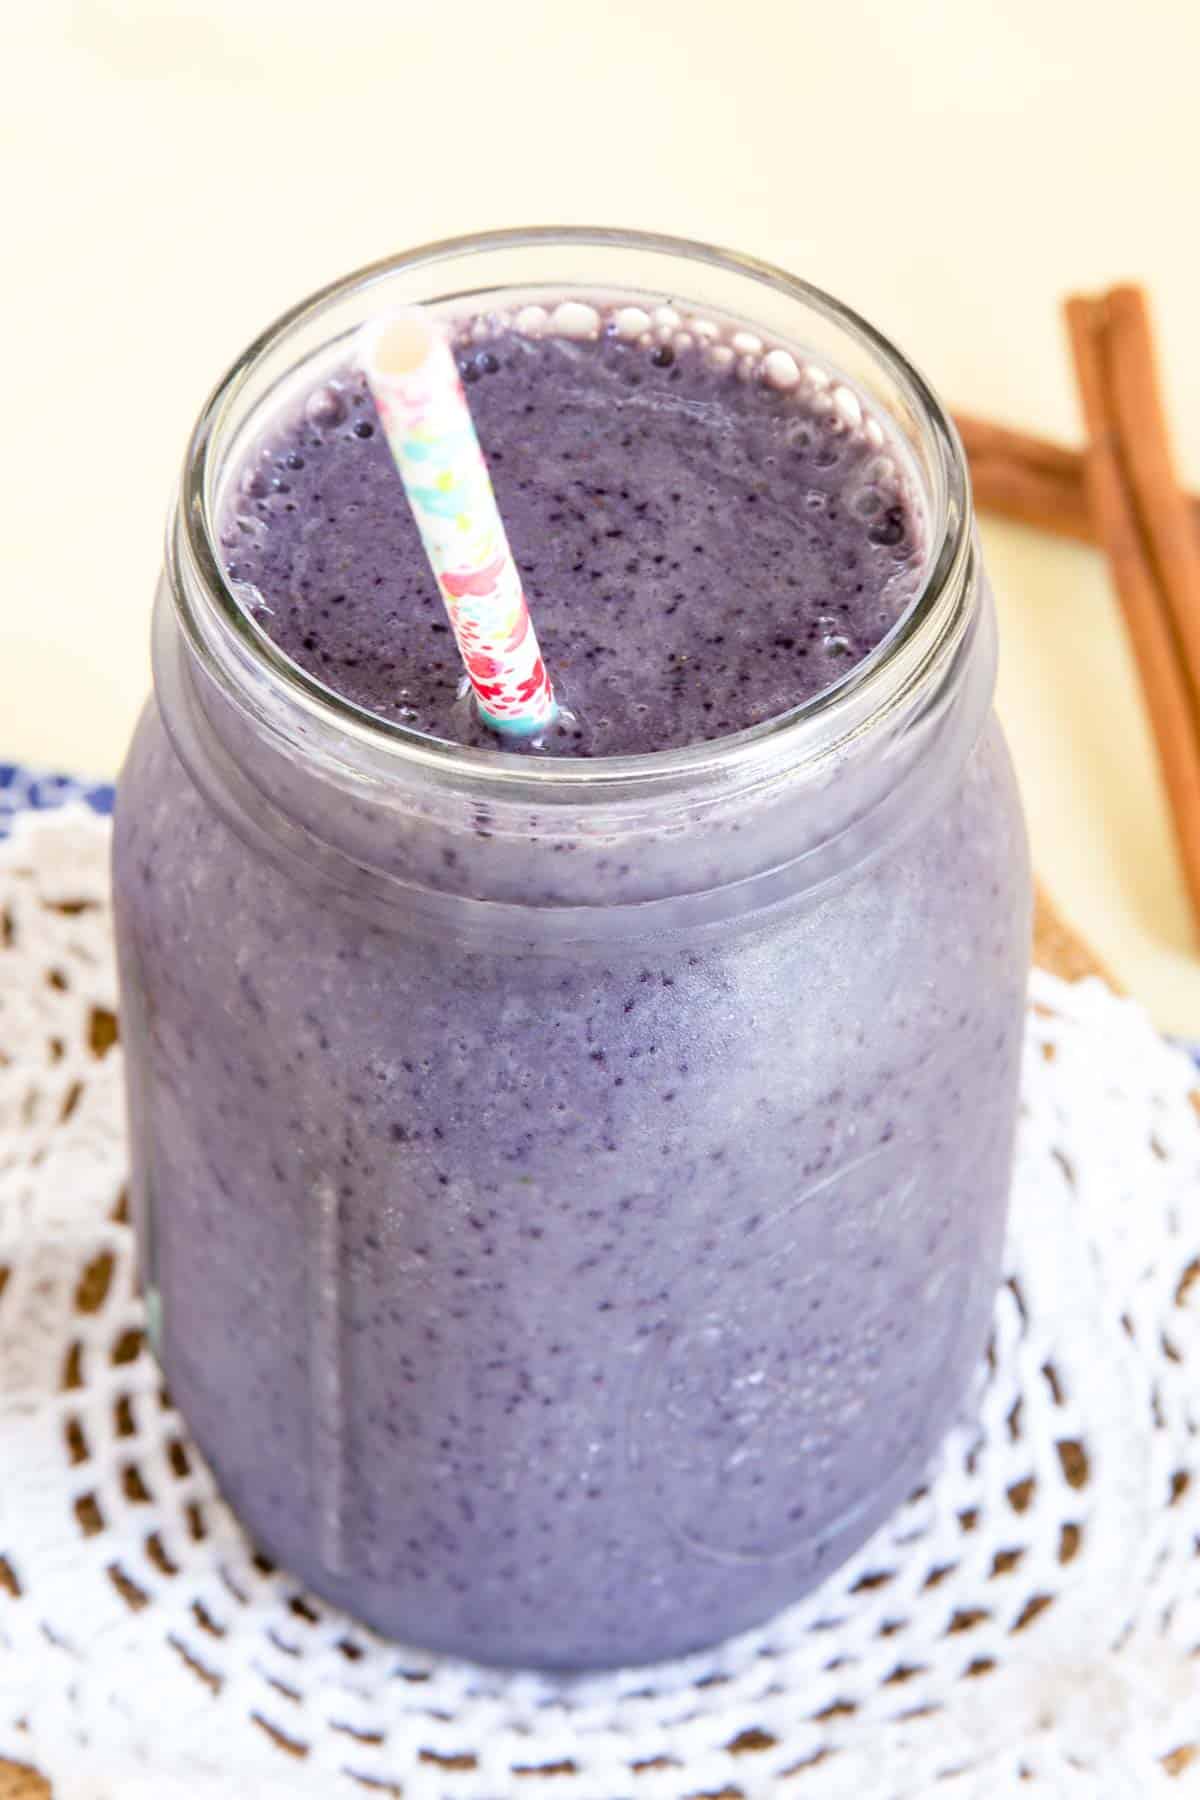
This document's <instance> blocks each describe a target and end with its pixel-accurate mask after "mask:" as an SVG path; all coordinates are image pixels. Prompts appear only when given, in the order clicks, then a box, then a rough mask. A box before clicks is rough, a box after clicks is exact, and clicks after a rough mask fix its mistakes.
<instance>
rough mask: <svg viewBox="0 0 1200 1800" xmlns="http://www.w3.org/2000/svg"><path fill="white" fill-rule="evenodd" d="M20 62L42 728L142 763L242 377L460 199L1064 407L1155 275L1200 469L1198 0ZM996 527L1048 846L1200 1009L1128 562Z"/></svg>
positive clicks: (249, 46)
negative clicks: (1071, 328) (175, 614)
mask: <svg viewBox="0 0 1200 1800" xmlns="http://www.w3.org/2000/svg"><path fill="white" fill-rule="evenodd" d="M1135 20H1136V23H1135ZM0 68H2V69H3V71H4V90H5V92H4V105H3V107H2V108H0V228H2V232H0V245H2V247H3V248H2V251H0V254H2V256H3V261H4V279H3V282H2V283H0V326H2V327H3V339H4V343H5V345H6V347H7V353H8V355H7V365H6V368H5V371H4V374H3V376H2V377H0V395H2V397H3V400H2V404H3V427H2V430H0V518H2V521H3V529H2V532H0V756H17V757H23V758H27V759H30V760H36V761H39V762H43V763H47V764H52V765H54V766H56V767H61V768H71V769H78V770H82V771H87V772H92V773H95V774H109V773H111V772H113V771H114V770H115V769H116V767H117V765H118V762H119V759H120V756H121V751H122V747H123V744H124V742H125V739H126V737H127V735H128V733H129V730H130V727H131V725H132V722H133V719H134V717H135V714H136V711H137V708H138V706H139V704H140V700H141V697H142V694H143V691H144V689H145V686H146V681H147V661H146V635H147V616H148V607H149V601H150V593H151V589H152V586H153V582H154V578H155V573H156V567H157V563H158V556H159V542H160V536H161V529H162V520H163V515H164V510H165V507H166V504H167V499H168V494H169V490H170V486H171V482H172V480H173V477H174V473H175V469H176V466H177V462H178V459H179V456H180V454H181V451H182V447H183V442H184V438H185V435H186V432H187V429H188V427H189V425H190V422H191V419H192V416H193V414H194V412H195V410H196V408H197V406H198V404H199V402H200V400H201V398H202V397H203V395H204V393H205V391H206V390H207V388H208V387H209V385H210V383H211V382H212V380H213V379H214V378H215V377H216V375H217V374H218V373H219V372H220V370H221V369H222V368H223V367H224V365H225V364H226V363H227V362H228V361H229V359H230V358H231V357H232V355H233V354H234V353H235V352H236V351H237V350H238V349H239V348H240V347H241V346H242V344H243V343H244V342H245V341H246V340H247V339H248V338H249V337H250V336H251V335H252V334H253V333H254V332H255V331H256V330H257V329H258V328H259V327H260V326H261V325H262V324H264V323H265V322H266V321H267V320H269V319H270V318H271V317H272V316H273V315H274V314H275V313H276V312H277V311H279V310H281V309H282V308H283V307H284V306H285V305H287V304H289V303H290V302H291V301H293V300H294V299H296V298H298V297H299V296H300V295H302V294H303V293H304V292H306V291H307V290H308V289H310V288H312V287H314V286H316V285H318V284H319V283H321V282H323V281H325V280H327V279H329V278H331V277H332V276H335V275H337V274H339V273H341V272H343V271H345V270H348V269H350V268H352V267H354V266H355V265H356V264H358V263H360V262H364V261H367V260H369V259H371V258H373V257H375V256H377V255H380V254H382V253H384V252H386V251H387V250H389V249H392V248H398V247H401V246H404V245H408V244H414V243H419V242H421V241H422V240H424V239H427V238H432V237H440V236H444V235H447V234H449V233H452V232H459V231H465V230H470V229H473V228H478V227H482V226H487V225H498V224H517V223H528V222H550V221H568V222H571V221H592V222H605V223H625V224H633V225H640V226H646V227H658V228H660V229H665V230H671V231H675V232H679V233H681V234H685V235H694V236H700V237H707V238H711V239H715V240H716V241H718V242H726V243H729V244H731V245H733V246H735V247H737V248H739V249H744V250H748V251H751V252H754V253H757V254H759V255H762V256H766V257H769V258H771V259H773V260H775V261H778V262H781V263H783V264H785V265H786V266H788V267H790V268H792V269H794V270H796V271H797V272H799V273H801V274H804V275H807V276H809V277H810V278H812V279H814V280H816V281H818V282H819V283H820V284H821V285H823V286H825V287H828V288H830V289H832V290H833V292H835V293H837V294H840V295H842V296H843V297H844V298H846V299H848V300H850V301H851V302H852V303H853V304H855V305H856V306H858V307H859V309H860V310H862V311H863V312H865V313H867V314H868V315H869V316H870V317H871V318H872V319H874V320H875V321H876V323H878V324H879V325H880V326H881V327H882V328H883V329H884V330H886V331H888V332H889V333H891V334H892V335H893V336H894V337H895V338H896V339H897V340H898V341H899V342H900V343H901V344H902V345H903V346H904V347H905V349H907V350H908V351H909V352H910V354H911V355H912V356H913V357H914V358H915V359H916V360H917V361H918V362H919V363H921V364H922V365H923V367H924V368H925V370H926V372H927V373H928V374H929V375H930V376H931V377H932V379H933V380H934V382H935V384H936V385H937V386H938V387H939V388H940V389H941V391H942V392H943V394H945V395H946V397H947V398H948V399H949V400H950V401H951V402H952V403H953V404H955V405H958V406H961V407H964V408H972V409H974V410H976V411H979V412H984V413H991V414H994V415H996V416H998V417H1005V418H1008V419H1011V420H1013V421H1015V422H1018V423H1027V424H1029V425H1030V426H1033V427H1038V428H1042V429H1045V430H1046V431H1050V432H1054V433H1056V434H1057V435H1060V436H1063V437H1070V436H1072V435H1074V434H1075V432H1076V430H1077V423H1076V415H1075V406H1074V397H1073V393H1072V386H1071V379H1070V374H1069V369H1068V365H1067V360H1066V356H1065V352H1064V347H1063V341H1062V334H1061V330H1060V324H1059V318H1058V312H1057V300H1058V297H1059V296H1060V295H1061V294H1062V293H1063V292H1064V291H1065V290H1066V289H1068V288H1070V287H1078V286H1088V285H1089V284H1098V283H1102V282H1105V281H1107V280H1109V279H1111V278H1115V277H1117V276H1121V275H1135V276H1139V277H1141V278H1144V279H1145V280H1147V281H1148V282H1149V283H1150V284H1151V286H1152V289H1153V292H1154V295H1155V299H1156V304H1157V314H1158V321H1159V326H1160V331H1161V339H1162V345H1163V351H1164V355H1165V358H1166V360H1167V363H1168V366H1169V371H1170V381H1171V389H1172V396H1173V408H1174V415H1175V424H1176V428H1177V439H1178V444H1179V448H1180V452H1181V458H1182V461H1183V463H1184V465H1185V467H1186V468H1187V469H1188V470H1189V472H1190V474H1191V476H1192V477H1193V479H1194V480H1195V481H1196V482H1197V483H1198V484H1200V404H1198V402H1200V334H1197V332H1196V329H1195V319H1196V316H1197V311H1198V308H1200V253H1198V251H1197V248H1196V235H1195V216H1196V177H1197V172H1198V168H1200V158H1198V150H1200V132H1198V128H1197V115H1198V112H1200V103H1198V101H1197V93H1196V82H1197V74H1198V71H1200V7H1197V6H1196V5H1195V4H1194V0H1143V4H1142V5H1141V6H1139V7H1138V8H1137V9H1135V10H1131V9H1117V10H1115V11H1114V10H1113V9H1111V8H1106V7H1103V6H1099V5H1096V4H1095V0H1091V3H1090V4H1088V3H1086V0H824V3H822V4H817V3H815V0H791V3H790V4H789V3H787V0H739V3H738V4H729V3H726V4H717V3H716V0H660V3H659V4H657V5H655V4H653V0H600V3H597V4H593V5H592V6H590V7H584V6H582V5H579V4H578V3H576V4H574V5H572V4H567V3H566V0H563V3H562V4H553V3H551V0H525V3H522V0H506V4H504V5H499V4H494V5H492V6H485V5H483V4H481V3H480V0H459V3H458V5H456V6H453V7H450V6H435V5H433V4H428V3H427V4H425V5H422V6H415V5H412V4H410V3H406V0H391V3H390V4H369V3H368V0H337V4H326V5H318V4H316V0H207V4H200V3H199V0H179V3H177V4H173V3H172V0H108V3H107V4H104V3H103V0H77V3H76V4H70V3H68V0H34V3H33V4H32V5H30V4H27V5H24V6H18V5H11V6H5V7H4V8H3V9H2V12H0ZM985 539H986V549H987V554H988V560H989V564H990V567H991V572H992V576H993V580H994V583H995V586H996V588H997V591H998V594H999V596H1000V603H1001V614H1002V631H1003V653H1002V654H1003V666H1002V673H1001V684H1000V699H1001V707H1002V711H1003V715H1004V719H1005V723H1006V725H1007V728H1008V731H1009V734H1010V739H1011V742H1012V745H1013V749H1014V752H1015V755H1016V760H1017V763H1018V767H1019V771H1020V775H1021V778H1022V784H1023V787H1024V792H1025V799H1026V805H1027V808H1028V811H1029V818H1030V824H1031V828H1032V834H1033V841H1034V848H1035V856H1036V860H1037V863H1038V867H1039V869H1040V871H1041V873H1042V874H1043V876H1044V877H1045V878H1046V880H1047V881H1048V883H1049V886H1050V888H1051V890H1052V892H1053V893H1054V895H1055V897H1056V898H1057V899H1058V900H1059V902H1060V903H1061V904H1062V905H1063V906H1064V908H1065V909H1066V911H1067V913H1068V915H1069V916H1070V917H1071V918H1072V919H1073V921H1074V922H1075V924H1077V925H1078V926H1079V927H1081V928H1082V930H1083V931H1084V932H1085V933H1086V934H1087V935H1088V936H1089V937H1090V938H1091V940H1092V941H1093V943H1094V945H1095V946H1096V947H1097V948H1098V950H1099V951H1100V952H1101V954H1102V955H1103V956H1104V957H1106V958H1107V959H1108V960H1109V961H1110V963H1111V965H1112V967H1113V968H1114V969H1115V970H1116V972H1117V973H1118V975H1120V976H1121V977H1122V978H1123V979H1124V980H1125V981H1126V982H1127V983H1128V984H1129V986H1130V987H1132V988H1133V989H1134V991H1135V992H1137V993H1138V994H1139V995H1141V996H1142V997H1143V998H1144V999H1145V1000H1146V1001H1148V1003H1149V1004H1150V1005H1151V1007H1152V1008H1153V1010H1154V1012H1155V1014H1156V1016H1157V1017H1158V1019H1159V1020H1160V1021H1161V1022H1162V1023H1163V1024H1164V1025H1165V1026H1168V1027H1172V1028H1176V1029H1184V1030H1189V1031H1191V1032H1192V1033H1193V1034H1194V1035H1197V1036H1200V960H1198V959H1197V957H1196V955H1195V953H1194V944H1193V940H1192V936H1191V930H1190V927H1189V924H1188V920H1187V915H1186V910H1185V905H1184V900H1183V894H1182V889H1181V885H1180V881H1179V877H1178V873H1177V870H1176V867H1175V862H1174V858H1173V853H1172V849H1171V840H1170V835H1169V829H1168V823H1167V819H1166V815H1165V812H1164V809H1163V804H1162V800H1161V797H1160V792H1159V787H1158V782H1157V779H1156V771H1155V765H1154V760H1153V751H1152V747H1151V745H1150V742H1149V739H1148V734H1147V729H1146V726H1145V722H1144V720H1143V717H1142V713H1141V709H1140V706H1139V703H1138V698H1137V690H1136V687H1135V685H1134V681H1133V677H1132V674H1131V670H1130V667H1129V664H1128V659H1127V656H1126V652H1125V646H1124V642H1123V639H1122V636H1121V632H1120V628H1119V623H1118V621H1117V619H1116V616H1115V610H1114V606H1113V601H1112V597H1111V594H1110V591H1109V587H1108V584H1107V580H1106V577H1105V573H1104V570H1103V567H1102V565H1101V562H1100V559H1099V558H1098V557H1096V556H1094V555H1093V554H1091V553H1090V552H1087V551H1084V550H1079V549H1075V548H1071V547H1068V546H1064V545H1059V544H1055V543H1052V542H1050V541H1048V540H1046V539H1043V538H1040V537H1037V536H1034V535H1033V534H1030V533H1026V532H1024V531H1021V530H1019V529H1017V528H1014V527H1006V526H1002V525H993V524H991V523H988V524H987V525H986V527H985Z"/></svg>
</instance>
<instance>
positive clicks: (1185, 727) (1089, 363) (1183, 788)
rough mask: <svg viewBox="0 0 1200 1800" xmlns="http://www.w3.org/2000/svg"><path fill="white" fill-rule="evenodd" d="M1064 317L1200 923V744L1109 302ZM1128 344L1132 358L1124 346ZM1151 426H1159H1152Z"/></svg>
mask: <svg viewBox="0 0 1200 1800" xmlns="http://www.w3.org/2000/svg"><path fill="white" fill-rule="evenodd" d="M1065 311H1066V322H1067V330H1068V333H1069V335H1070V340H1071V351H1072V355H1073V357H1074V361H1075V373H1076V378H1077V381H1078V384H1079V394H1080V400H1081V403H1082V407H1083V414H1084V420H1085V423H1086V426H1087V433H1088V439H1089V444H1088V450H1087V453H1086V456H1085V459H1084V474H1085V480H1086V484H1087V494H1088V502H1089V505H1090V508H1091V512H1092V517H1093V519H1094V520H1095V525H1096V532H1097V536H1098V537H1099V539H1100V541H1101V543H1102V544H1103V546H1104V548H1105V550H1106V551H1107V554H1108V558H1109V562H1110V564H1111V567H1112V572H1113V580H1114V583H1115V586H1116V589H1117V595H1118V598H1119V600H1120V603H1121V609H1122V612H1123V614H1124V617H1125V625H1126V629H1127V631H1128V633H1129V639H1130V644H1131V646H1132V649H1133V653H1134V657H1135V660H1136V662H1137V665H1138V670H1139V673H1140V676H1141V682H1142V689H1143V692H1144V694H1145V699H1146V707H1147V710H1148V712H1149V715H1150V723H1151V726H1152V728H1153V731H1154V737H1155V742H1156V744H1157V748H1158V757H1159V762H1160V764H1161V766H1162V772H1163V780H1164V783H1165V786H1166V790H1167V797H1168V800H1169V802H1170V806H1171V812H1172V816H1173V819H1174V823H1175V835H1176V840H1177V843H1178V846H1179V855H1180V861H1181V863H1182V865H1183V873H1184V878H1185V881H1186V883H1187V888H1188V893H1189V895H1190V897H1191V901H1192V906H1193V910H1194V911H1195V913H1196V914H1197V916H1198V917H1200V735H1198V734H1197V729H1196V722H1195V719H1194V717H1193V712H1192V705H1191V697H1190V693H1189V684H1188V681H1187V678H1186V676H1185V674H1184V670H1183V667H1182V663H1181V660H1180V657H1179V653H1178V647H1177V642H1176V638H1175V633H1174V631H1173V628H1172V624H1171V610H1170V604H1169V602H1168V599H1167V595H1166V593H1165V591H1164V589H1163V587H1162V586H1161V585H1160V581H1159V571H1158V569H1157V567H1156V563H1155V558H1154V556H1153V554H1152V552H1151V548H1150V543H1149V532H1148V526H1146V525H1145V524H1144V523H1143V521H1142V519H1141V518H1140V517H1139V512H1138V506H1137V501H1136V497H1135V494H1134V491H1133V488H1132V486H1131V482H1130V478H1129V473H1128V469H1127V465H1126V464H1125V463H1124V462H1123V461H1122V458H1121V455H1120V454H1119V449H1118V446H1119V443H1120V442H1121V434H1120V421H1119V418H1118V411H1117V406H1116V399H1115V382H1114V381H1113V380H1112V379H1111V377H1113V376H1114V375H1115V369H1114V357H1113V349H1114V346H1113V343H1112V341H1111V339H1110V336H1109V319H1108V308H1107V306H1106V304H1105V303H1104V302H1103V301H1098V300H1093V299H1089V298H1085V297H1083V296H1079V295H1076V296H1074V297H1073V298H1071V299H1069V300H1068V301H1067V303H1066V309H1065ZM1120 341H1121V345H1122V350H1123V348H1124V340H1120ZM1127 385H1128V383H1127ZM1128 404H1129V403H1128V400H1127V406H1128ZM1144 410H1145V409H1143V413H1144ZM1143 422H1144V423H1153V421H1152V420H1147V419H1145V418H1144V420H1143ZM1156 466H1157V465H1156Z"/></svg>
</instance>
